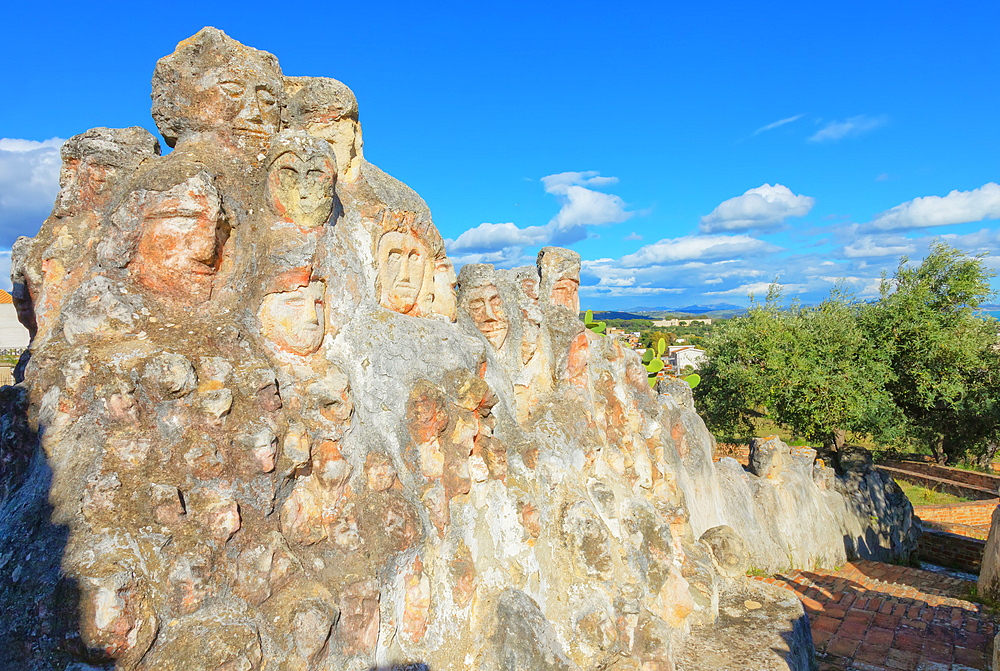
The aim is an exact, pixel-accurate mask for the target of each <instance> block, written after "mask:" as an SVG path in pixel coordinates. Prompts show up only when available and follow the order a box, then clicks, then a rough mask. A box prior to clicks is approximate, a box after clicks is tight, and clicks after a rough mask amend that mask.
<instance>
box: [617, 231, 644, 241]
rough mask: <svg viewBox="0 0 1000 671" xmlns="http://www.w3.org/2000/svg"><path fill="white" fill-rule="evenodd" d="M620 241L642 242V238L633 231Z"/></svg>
mask: <svg viewBox="0 0 1000 671" xmlns="http://www.w3.org/2000/svg"><path fill="white" fill-rule="evenodd" d="M622 240H626V241H628V240H642V236H641V235H639V234H638V233H636V232H635V231H632V232H631V233H629V234H628V235H626V236H625V237H624V238H622Z"/></svg>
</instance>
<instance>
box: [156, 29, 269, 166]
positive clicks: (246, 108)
mask: <svg viewBox="0 0 1000 671" xmlns="http://www.w3.org/2000/svg"><path fill="white" fill-rule="evenodd" d="M283 98H284V89H283V86H282V77H281V67H280V66H279V65H278V59H277V58H275V57H274V56H273V55H272V54H269V53H267V52H266V51H259V50H257V49H252V48H250V47H247V46H244V45H242V44H240V43H239V42H237V41H236V40H234V39H232V38H231V37H229V36H228V35H226V34H225V33H224V32H222V31H221V30H218V29H217V28H211V27H208V28H203V29H201V30H200V31H198V33H197V34H196V35H194V36H193V37H189V38H188V39H186V40H184V41H182V42H181V43H179V44H178V45H177V48H176V49H175V50H174V53H172V54H170V55H169V56H164V57H163V58H161V59H160V60H159V61H158V62H157V63H156V70H155V71H154V73H153V109H152V112H153V120H154V121H156V126H157V128H159V129H160V133H162V134H163V139H164V140H165V141H166V143H167V144H168V145H169V146H171V147H173V146H174V145H175V144H176V143H177V142H183V141H184V140H185V139H187V138H189V137H193V136H196V135H199V134H202V133H212V134H214V135H215V136H216V137H218V138H219V139H220V140H221V141H222V142H223V144H224V145H226V146H228V147H231V148H233V149H237V150H239V151H242V152H244V153H245V154H246V155H247V156H249V157H250V158H251V159H257V158H258V156H259V154H261V153H263V152H265V151H267V146H268V144H269V143H270V141H271V136H272V135H274V134H275V133H276V132H278V127H279V124H280V121H281V119H280V109H281V103H282V100H283Z"/></svg>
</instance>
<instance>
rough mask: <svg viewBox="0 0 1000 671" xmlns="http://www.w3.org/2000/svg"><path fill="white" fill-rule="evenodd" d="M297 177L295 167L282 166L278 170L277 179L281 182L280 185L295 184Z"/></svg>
mask: <svg viewBox="0 0 1000 671" xmlns="http://www.w3.org/2000/svg"><path fill="white" fill-rule="evenodd" d="M298 179H299V171H298V170H296V169H295V168H290V167H288V166H284V167H282V168H281V169H280V170H278V181H279V182H281V186H283V187H285V188H286V189H287V188H291V187H293V186H295V183H296V182H297V181H298Z"/></svg>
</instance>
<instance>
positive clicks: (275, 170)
mask: <svg viewBox="0 0 1000 671" xmlns="http://www.w3.org/2000/svg"><path fill="white" fill-rule="evenodd" d="M336 179H337V168H336V166H335V165H334V163H333V161H331V160H330V159H329V158H326V157H324V156H321V155H312V156H309V157H307V158H302V157H300V156H299V155H298V154H296V153H295V152H292V151H286V152H285V153H283V154H281V155H280V156H278V158H276V159H275V160H274V161H273V162H272V163H271V166H270V169H269V170H268V173H267V199H268V204H269V205H270V207H271V209H272V210H274V212H275V213H276V214H277V215H278V216H280V217H282V218H283V219H285V220H286V221H290V222H293V223H295V224H298V225H299V226H302V227H303V228H316V227H318V226H322V225H323V224H325V223H326V222H327V221H328V220H329V219H330V213H331V212H332V210H333V190H334V185H335V182H336Z"/></svg>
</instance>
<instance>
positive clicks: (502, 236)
mask: <svg viewBox="0 0 1000 671" xmlns="http://www.w3.org/2000/svg"><path fill="white" fill-rule="evenodd" d="M552 233H553V229H552V228H551V227H549V226H528V227H527V228H518V227H517V226H516V225H514V224H513V223H510V222H508V223H506V224H479V225H478V226H476V227H475V228H470V229H469V230H467V231H465V232H463V233H462V234H461V235H459V236H458V238H456V239H455V240H447V241H446V243H447V244H448V251H454V252H456V253H462V252H470V251H472V252H475V251H479V252H482V251H490V250H497V249H503V248H505V247H527V246H531V245H543V244H546V243H547V242H548V241H549V240H551V239H552Z"/></svg>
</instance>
